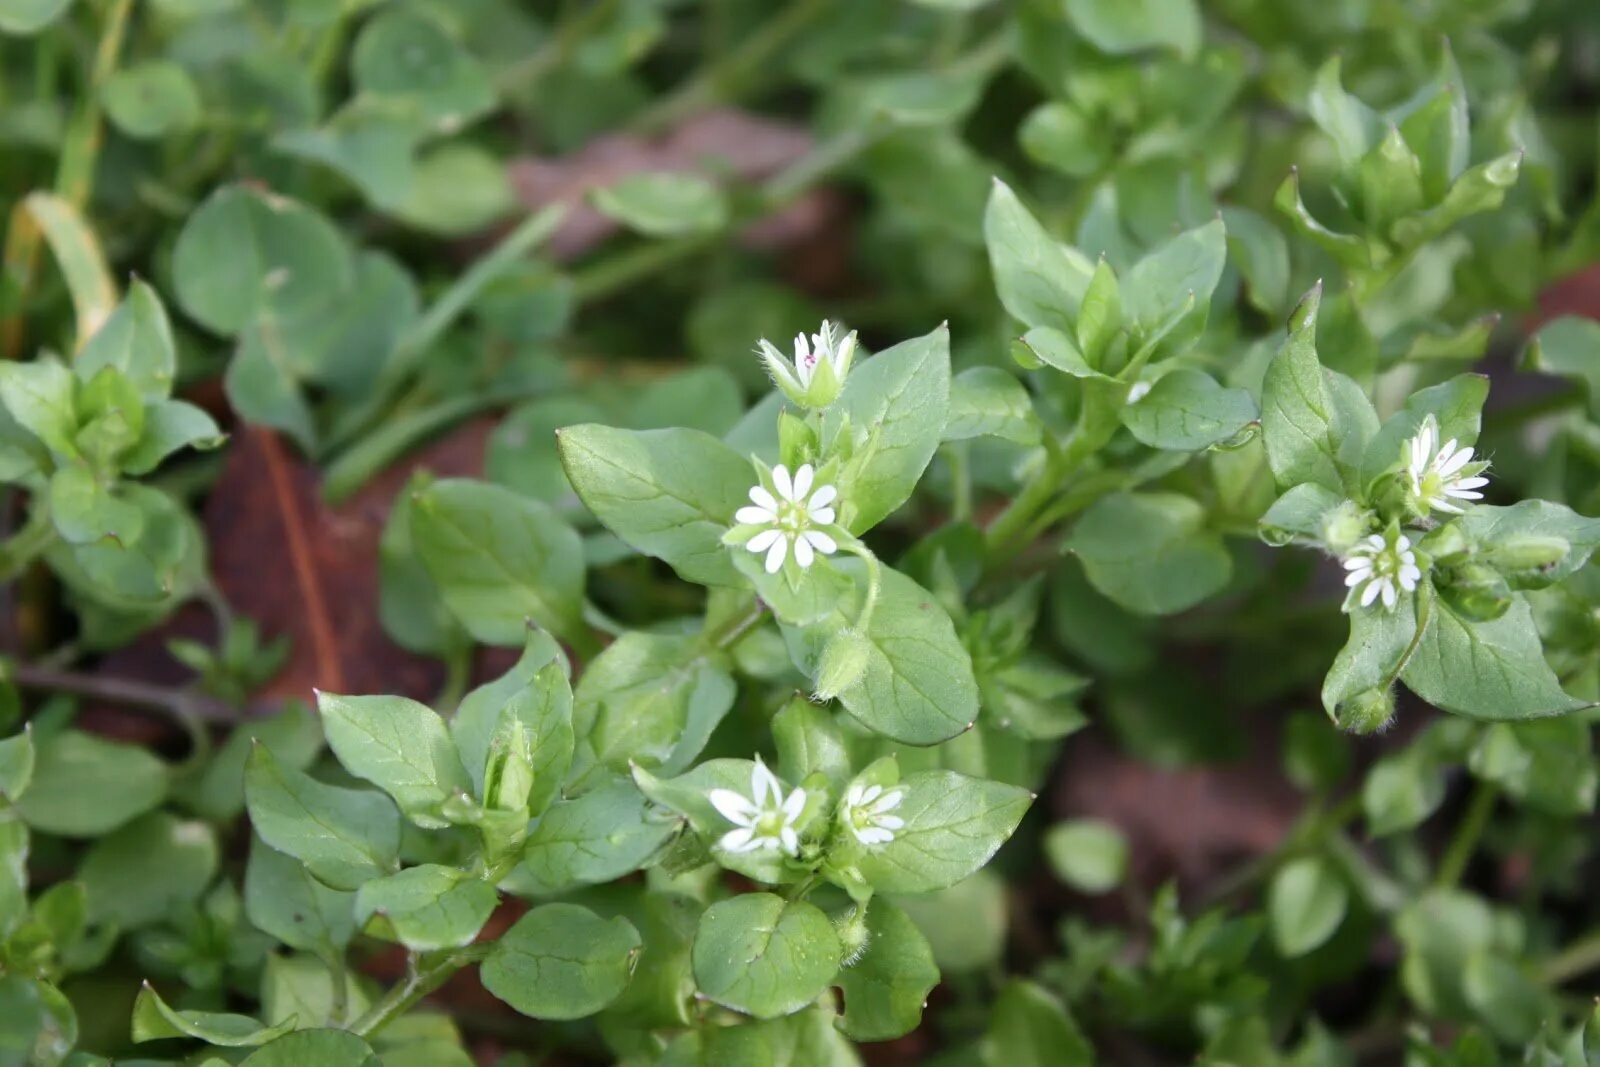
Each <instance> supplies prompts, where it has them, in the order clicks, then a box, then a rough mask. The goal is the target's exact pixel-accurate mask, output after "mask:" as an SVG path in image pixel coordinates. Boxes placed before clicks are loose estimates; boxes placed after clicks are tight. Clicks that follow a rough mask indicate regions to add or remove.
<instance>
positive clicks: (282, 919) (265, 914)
mask: <svg viewBox="0 0 1600 1067" xmlns="http://www.w3.org/2000/svg"><path fill="white" fill-rule="evenodd" d="M244 907H245V914H246V915H247V916H248V917H249V919H250V922H251V923H253V924H254V925H255V927H256V929H258V930H260V931H261V932H262V933H264V934H268V935H270V936H272V937H274V938H276V939H277V940H279V941H282V942H283V943H284V944H285V945H288V946H289V947H290V948H297V949H302V950H304V951H307V952H316V953H318V954H319V955H323V956H328V955H331V954H333V953H335V952H342V951H343V950H344V947H345V946H346V945H348V944H349V943H350V940H351V938H353V937H354V936H355V894H353V893H348V892H344V891H342V890H338V889H329V888H328V887H327V886H325V885H323V884H322V883H321V882H319V881H317V880H316V879H315V878H313V877H311V872H310V871H308V870H306V867H305V865H304V864H303V863H301V862H300V861H299V860H297V859H295V858H294V857H293V856H288V855H285V854H284V853H282V852H279V851H278V850H277V849H275V848H270V847H268V846H267V845H266V844H264V843H263V842H262V841H261V839H260V838H252V839H251V842H250V860H249V862H248V864H246V866H245V874H244Z"/></svg>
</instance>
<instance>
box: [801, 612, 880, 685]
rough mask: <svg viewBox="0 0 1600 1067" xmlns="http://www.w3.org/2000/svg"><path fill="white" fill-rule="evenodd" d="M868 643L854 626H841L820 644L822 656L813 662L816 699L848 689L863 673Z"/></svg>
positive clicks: (869, 652)
mask: <svg viewBox="0 0 1600 1067" xmlns="http://www.w3.org/2000/svg"><path fill="white" fill-rule="evenodd" d="M871 650H872V645H871V643H870V642H869V641H868V640H867V639H866V637H864V636H863V635H862V634H860V633H859V632H857V631H856V630H854V629H849V628H846V629H843V630H840V631H839V632H838V633H836V634H834V635H833V636H832V637H830V638H828V643H827V644H826V645H824V646H822V658H821V659H819V660H818V661H817V678H816V684H815V686H814V687H813V690H812V691H813V692H814V693H815V694H816V696H817V699H818V700H832V699H834V698H835V697H837V696H838V695H839V694H840V693H842V692H844V691H845V690H846V689H849V688H850V687H851V686H853V685H855V684H856V683H857V682H859V681H860V680H861V676H862V675H864V674H866V673H867V659H868V657H869V655H870V654H871Z"/></svg>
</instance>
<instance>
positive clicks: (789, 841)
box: [778, 826, 800, 856]
mask: <svg viewBox="0 0 1600 1067" xmlns="http://www.w3.org/2000/svg"><path fill="white" fill-rule="evenodd" d="M778 837H779V840H781V841H782V842H783V850H784V851H785V852H787V853H788V854H789V855H791V856H793V855H795V854H796V853H797V852H799V851H800V835H799V834H797V833H795V832H794V827H792V826H785V827H784V828H783V829H782V830H780V831H779V832H778Z"/></svg>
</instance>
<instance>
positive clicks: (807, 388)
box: [756, 319, 856, 407]
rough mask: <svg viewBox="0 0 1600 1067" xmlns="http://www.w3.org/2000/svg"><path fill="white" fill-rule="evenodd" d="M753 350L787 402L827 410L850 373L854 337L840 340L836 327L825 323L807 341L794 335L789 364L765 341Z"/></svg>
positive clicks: (844, 337)
mask: <svg viewBox="0 0 1600 1067" xmlns="http://www.w3.org/2000/svg"><path fill="white" fill-rule="evenodd" d="M756 350H757V351H758V352H759V353H760V354H761V360H762V362H764V363H765V364H766V365H767V372H768V373H769V374H771V375H772V380H773V382H774V383H775V384H776V385H777V386H778V388H779V389H782V390H783V392H784V393H785V394H786V395H787V396H788V397H789V399H790V400H793V401H794V402H795V403H796V404H800V405H802V406H804V407H826V406H827V405H828V404H831V403H832V402H833V400H834V398H836V397H837V396H838V395H839V390H840V388H841V387H842V386H843V385H844V379H845V375H847V374H849V373H850V363H851V361H852V360H854V359H855V355H856V335H855V332H854V331H851V332H850V333H848V334H846V335H844V336H840V332H839V327H837V326H835V325H834V324H833V323H831V322H828V321H827V320H826V319H824V320H823V322H822V326H821V328H820V329H819V330H818V331H817V332H816V333H814V334H812V335H811V337H810V338H807V337H806V335H805V334H803V333H799V334H796V335H795V338H794V358H793V359H792V360H791V359H790V358H789V357H787V356H785V355H784V354H783V353H782V352H781V351H780V350H779V349H778V347H777V346H776V345H774V344H773V343H772V342H771V341H768V340H767V339H766V338H762V339H761V343H760V345H759V346H758V347H757V349H756Z"/></svg>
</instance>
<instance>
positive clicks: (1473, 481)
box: [1406, 415, 1489, 515]
mask: <svg viewBox="0 0 1600 1067" xmlns="http://www.w3.org/2000/svg"><path fill="white" fill-rule="evenodd" d="M1407 448H1408V451H1409V455H1410V462H1409V463H1407V465H1406V476H1407V480H1408V482H1409V491H1410V495H1411V504H1412V507H1413V508H1414V509H1415V510H1416V512H1417V514H1419V515H1426V514H1428V512H1429V511H1444V512H1448V513H1450V514H1453V515H1459V514H1461V505H1460V504H1459V503H1457V501H1461V500H1482V499H1483V494H1482V493H1479V492H1476V491H1475V490H1477V489H1479V488H1480V487H1482V486H1485V485H1488V484H1489V479H1487V478H1484V477H1482V476H1480V475H1479V474H1478V472H1479V471H1481V470H1482V469H1483V467H1482V466H1481V465H1480V466H1477V467H1474V468H1473V469H1472V470H1470V471H1469V470H1467V467H1468V465H1469V464H1471V463H1472V449H1471V448H1468V447H1467V446H1466V445H1462V446H1460V447H1457V445H1456V439H1455V438H1454V437H1452V438H1450V440H1448V441H1446V442H1445V443H1444V444H1442V445H1440V444H1439V424H1438V423H1437V422H1435V421H1434V418H1433V416H1432V415H1429V416H1428V417H1427V418H1425V419H1423V420H1422V426H1421V427H1420V428H1419V429H1418V430H1417V435H1416V436H1415V437H1413V438H1412V439H1411V441H1410V443H1409V445H1408V446H1407Z"/></svg>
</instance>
